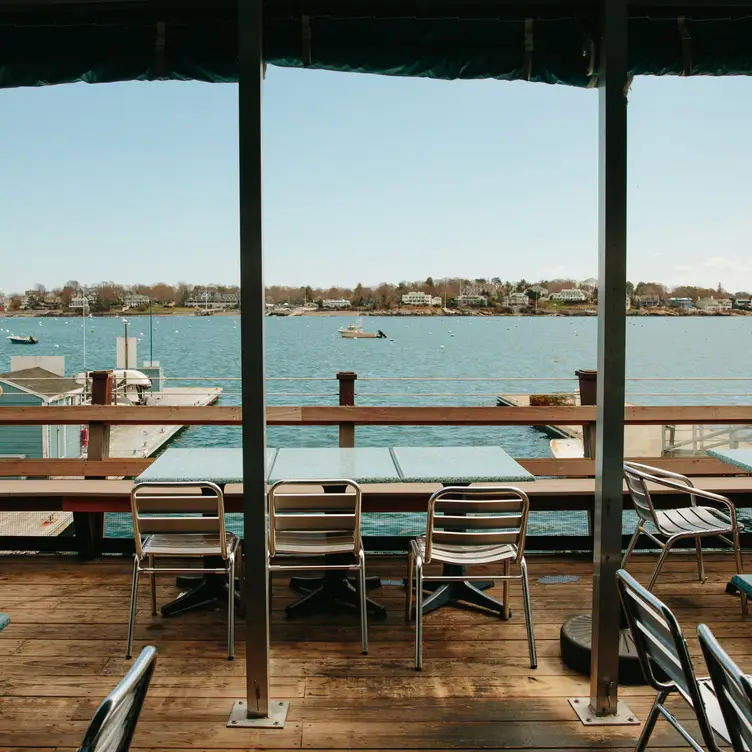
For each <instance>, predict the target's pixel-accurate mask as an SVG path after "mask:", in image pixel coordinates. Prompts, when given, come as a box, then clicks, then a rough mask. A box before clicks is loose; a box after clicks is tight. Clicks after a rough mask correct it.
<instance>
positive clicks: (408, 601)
mask: <svg viewBox="0 0 752 752" xmlns="http://www.w3.org/2000/svg"><path fill="white" fill-rule="evenodd" d="M414 574H415V552H414V551H413V547H412V545H411V546H410V551H409V553H408V554H407V591H406V592H405V621H410V619H411V618H412V615H413V585H414V582H415V580H414V577H413V575H414Z"/></svg>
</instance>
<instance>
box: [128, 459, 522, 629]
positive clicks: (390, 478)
mask: <svg viewBox="0 0 752 752" xmlns="http://www.w3.org/2000/svg"><path fill="white" fill-rule="evenodd" d="M266 470H267V482H268V483H270V484H271V483H275V482H277V481H279V480H311V481H319V482H321V481H327V480H334V479H345V478H347V479H349V480H354V481H355V482H357V483H441V484H442V485H444V486H451V485H460V486H461V485H469V484H471V483H518V482H523V481H532V480H535V477H534V476H533V475H531V474H530V473H529V472H527V470H525V469H524V468H523V467H522V466H521V465H520V464H519V463H518V462H516V461H515V460H514V459H513V458H512V457H510V456H509V455H508V454H507V453H506V452H505V451H504V449H502V448H501V447H499V446H479V447H393V448H389V447H354V448H339V447H305V448H282V449H267V452H266ZM136 480H137V481H139V482H140V481H152V482H155V481H156V482H171V481H207V480H210V481H213V482H214V483H217V484H218V485H220V486H223V485H226V484H228V483H242V482H243V452H242V449H240V448H206V449H167V450H166V451H165V452H163V453H162V454H161V455H160V456H159V457H157V459H156V460H155V461H154V462H153V463H152V464H151V465H150V466H149V468H148V469H147V470H145V471H144V472H143V473H141V475H139V476H138V478H137V479H136ZM322 485H323V486H324V489H325V490H326V489H327V487H328V486H327V484H326V483H323V484H322ZM331 489H332V490H333V491H336V490H338V489H339V487H338V486H336V485H334V486H332V487H331ZM444 573H445V574H447V575H451V576H457V575H462V574H464V573H465V568H464V567H461V566H459V565H455V564H446V565H444ZM216 579H221V578H216ZM211 580H212V578H211V577H209V578H206V580H205V581H204V585H202V588H203V587H205V586H206V582H207V581H208V582H209V583H210V584H211ZM291 584H292V585H293V587H296V588H297V589H299V590H302V591H303V592H306V593H308V595H307V596H306V598H304V599H303V600H302V601H299V602H298V603H297V604H292V605H291V606H288V609H287V610H288V614H290V615H292V614H295V613H298V612H303V611H308V610H310V609H312V608H313V607H314V606H316V607H318V606H320V605H321V604H322V602H324V603H327V602H336V603H337V604H340V605H343V604H344V605H347V606H349V607H352V608H357V606H358V599H357V593H356V591H355V588H354V587H353V585H352V583H351V582H350V580H348V579H347V578H346V576H345V575H344V573H342V572H341V571H330V574H327V575H326V576H325V577H323V578H315V579H313V578H293V579H292V580H291ZM369 585H370V586H371V587H378V586H379V585H380V581H379V579H378V578H376V577H374V578H369ZM216 586H217V583H213V584H212V585H211V590H204V591H203V592H199V590H200V589H197V590H196V591H191V592H189V593H187V594H186V595H185V596H184V597H183V599H182V600H181V599H178V601H180V603H183V604H184V607H181V606H180V605H179V604H178V601H175V602H173V603H174V604H175V605H173V604H168V606H166V607H163V613H165V609H167V612H168V613H177V612H178V611H179V610H185V608H191V607H193V606H192V605H191V604H194V605H195V604H197V603H199V602H202V603H203V602H205V601H206V599H207V597H208V596H209V595H211V596H212V598H216V597H221V596H220V595H219V593H218V591H217V589H216ZM490 586H491V583H481V584H479V583H475V584H472V583H470V582H469V581H467V580H456V581H452V582H449V583H437V586H436V588H435V590H434V592H433V593H432V595H431V596H430V597H428V598H426V599H425V600H424V604H423V608H424V612H428V611H432V610H434V609H436V608H439V607H440V606H443V605H447V604H451V603H454V602H457V601H462V602H463V603H470V604H473V605H477V606H481V607H483V608H487V609H491V610H493V611H497V612H499V613H500V614H502V616H507V615H508V609H507V608H506V606H505V605H504V604H501V603H499V602H498V601H496V600H494V599H493V598H490V597H489V596H487V595H486V594H485V593H483V592H482V590H484V589H486V588H488V587H490ZM312 596H314V597H312ZM200 598H203V600H199V599H200ZM369 613H372V614H373V615H374V616H378V617H383V616H385V615H386V611H385V610H384V608H383V607H382V606H380V605H379V604H376V603H374V602H373V601H370V600H369Z"/></svg>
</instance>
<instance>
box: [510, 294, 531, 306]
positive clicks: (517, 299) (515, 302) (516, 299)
mask: <svg viewBox="0 0 752 752" xmlns="http://www.w3.org/2000/svg"><path fill="white" fill-rule="evenodd" d="M509 305H510V306H527V305H530V298H528V296H527V293H526V292H510V293H509Z"/></svg>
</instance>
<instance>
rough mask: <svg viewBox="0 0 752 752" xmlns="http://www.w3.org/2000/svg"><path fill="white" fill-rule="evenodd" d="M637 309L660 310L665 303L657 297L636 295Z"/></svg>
mask: <svg viewBox="0 0 752 752" xmlns="http://www.w3.org/2000/svg"><path fill="white" fill-rule="evenodd" d="M635 305H636V307H637V308H660V307H661V306H662V305H663V301H662V300H661V299H660V298H659V297H658V296H657V295H635Z"/></svg>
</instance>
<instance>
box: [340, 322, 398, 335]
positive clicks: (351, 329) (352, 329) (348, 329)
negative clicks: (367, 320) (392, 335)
mask: <svg viewBox="0 0 752 752" xmlns="http://www.w3.org/2000/svg"><path fill="white" fill-rule="evenodd" d="M337 331H338V332H339V333H340V336H341V337H344V338H345V339H385V338H386V334H384V332H382V331H381V329H377V330H376V331H375V332H365V331H363V324H362V323H361V321H360V319H358V320H357V321H356V322H355V323H354V324H348V325H347V326H341V327H340V328H339V329H338V330H337Z"/></svg>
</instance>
